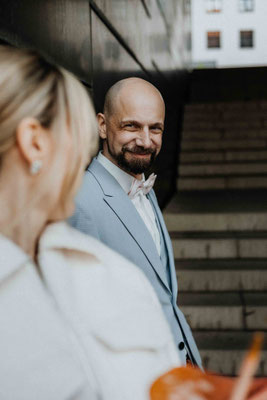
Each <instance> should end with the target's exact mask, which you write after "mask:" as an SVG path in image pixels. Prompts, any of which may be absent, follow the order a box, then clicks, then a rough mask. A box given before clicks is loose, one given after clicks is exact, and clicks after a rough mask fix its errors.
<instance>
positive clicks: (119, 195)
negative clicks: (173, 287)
mask: <svg viewBox="0 0 267 400" xmlns="http://www.w3.org/2000/svg"><path fill="white" fill-rule="evenodd" d="M89 171H90V172H91V173H92V174H93V175H94V177H95V179H97V181H98V183H99V184H100V186H101V188H102V190H103V193H104V196H103V199H104V201H105V202H106V204H107V205H108V206H109V207H110V208H111V209H112V211H113V212H114V214H115V215H116V217H117V218H118V219H119V220H120V221H121V223H122V224H123V225H124V227H125V229H126V230H127V231H128V232H129V234H130V235H131V236H132V238H133V240H135V242H136V243H137V245H138V246H139V248H140V250H141V251H142V252H143V254H144V255H145V257H146V258H147V260H148V261H149V263H150V264H151V266H152V268H153V269H154V270H155V272H156V274H157V275H158V276H159V278H160V279H161V281H162V283H163V284H164V285H165V286H166V288H167V289H168V290H169V291H170V289H169V285H168V282H167V279H166V276H165V273H164V271H163V268H162V264H161V260H160V257H159V255H158V253H157V249H156V245H155V243H154V241H153V239H152V236H151V234H150V232H149V231H148V229H147V227H146V226H145V224H144V222H143V220H142V218H141V217H140V215H139V213H138V212H137V210H136V208H135V207H134V205H133V203H132V202H131V200H130V199H129V197H128V196H127V194H126V193H125V192H124V190H123V189H122V187H121V186H120V185H119V183H118V182H117V181H116V179H115V178H114V177H113V176H112V175H111V174H110V173H109V172H108V171H107V170H106V169H105V168H104V167H103V166H102V165H101V164H100V163H99V162H98V161H97V160H96V159H94V161H93V162H92V164H91V165H90V167H89ZM140 227H141V229H140Z"/></svg>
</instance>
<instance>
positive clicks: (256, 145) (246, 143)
mask: <svg viewBox="0 0 267 400" xmlns="http://www.w3.org/2000/svg"><path fill="white" fill-rule="evenodd" d="M266 144H267V141H266V140H264V139H246V140H240V139H237V140H220V141H217V140H206V141H205V142H203V140H190V141H182V143H181V149H182V151H196V150H198V151H208V150H209V151H211V150H227V151H231V150H232V149H238V150H241V151H242V150H244V149H254V150H255V149H261V150H264V149H266Z"/></svg>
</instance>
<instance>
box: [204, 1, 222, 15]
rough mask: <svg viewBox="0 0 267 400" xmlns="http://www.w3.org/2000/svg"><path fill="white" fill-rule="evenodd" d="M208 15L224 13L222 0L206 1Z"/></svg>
mask: <svg viewBox="0 0 267 400" xmlns="http://www.w3.org/2000/svg"><path fill="white" fill-rule="evenodd" d="M205 6H206V12H207V13H219V12H221V11H222V0H205Z"/></svg>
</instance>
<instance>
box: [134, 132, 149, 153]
mask: <svg viewBox="0 0 267 400" xmlns="http://www.w3.org/2000/svg"><path fill="white" fill-rule="evenodd" d="M136 145H137V146H141V147H144V148H145V149H148V148H149V147H150V146H151V137H150V132H149V129H146V128H144V129H143V130H142V131H141V132H140V134H139V136H138V137H137V139H136Z"/></svg>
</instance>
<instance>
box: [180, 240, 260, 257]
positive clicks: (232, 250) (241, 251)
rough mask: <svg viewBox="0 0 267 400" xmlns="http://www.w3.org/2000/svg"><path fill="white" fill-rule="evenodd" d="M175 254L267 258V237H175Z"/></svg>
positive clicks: (182, 255)
mask: <svg viewBox="0 0 267 400" xmlns="http://www.w3.org/2000/svg"><path fill="white" fill-rule="evenodd" d="M172 245H173V251H174V256H175V258H177V259H180V258H204V259H206V258H211V259H212V258H248V257H255V258H258V257H259V258H265V257H266V258H267V238H266V239H235V238H233V239H213V238H212V239H173V240H172Z"/></svg>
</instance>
